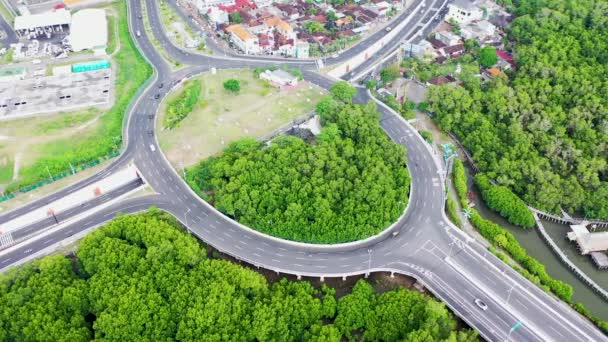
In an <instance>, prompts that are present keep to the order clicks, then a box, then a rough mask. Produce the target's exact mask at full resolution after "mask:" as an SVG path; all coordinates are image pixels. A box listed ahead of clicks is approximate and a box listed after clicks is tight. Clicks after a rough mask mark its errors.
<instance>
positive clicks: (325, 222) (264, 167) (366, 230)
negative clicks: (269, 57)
mask: <svg viewBox="0 0 608 342" xmlns="http://www.w3.org/2000/svg"><path fill="white" fill-rule="evenodd" d="M343 85H345V86H346V90H344V89H339V90H340V91H338V92H336V89H338V88H335V87H334V88H332V93H334V92H335V93H336V94H338V96H341V97H342V98H343V101H348V100H350V97H352V94H353V93H351V94H348V95H345V93H348V92H350V91H351V90H353V91H354V89H353V88H352V87H350V86H349V85H348V84H346V83H343ZM317 113H318V114H319V115H320V116H321V118H322V123H323V129H322V131H321V133H320V134H319V136H318V137H317V138H316V141H315V142H314V144H309V143H307V142H305V141H304V140H302V139H300V138H297V137H293V136H280V137H278V138H275V139H273V140H272V142H271V144H270V146H267V145H265V144H261V143H258V142H257V141H255V140H253V139H243V140H239V141H237V142H236V143H233V144H231V145H230V146H229V147H228V148H227V149H226V150H225V151H224V152H223V153H222V155H220V156H218V157H214V158H210V159H207V160H205V161H202V162H201V163H200V164H199V165H197V166H195V167H194V168H192V169H191V170H190V171H189V172H188V179H189V183H190V184H191V186H192V187H193V188H194V189H195V190H196V191H197V192H198V193H199V194H201V195H202V196H204V197H206V198H207V199H208V200H209V201H211V202H212V203H213V204H214V205H215V207H216V208H218V209H219V210H220V211H222V212H224V213H226V214H228V215H230V216H232V217H234V218H236V219H237V220H238V221H239V222H241V223H243V224H245V225H248V226H251V227H253V228H255V229H257V230H259V231H262V232H264V233H268V234H271V235H274V236H278V237H282V238H286V239H291V240H299V241H306V242H312V243H337V242H346V241H353V240H358V239H361V238H365V237H368V236H370V235H373V234H376V233H378V232H379V231H381V230H383V229H384V228H385V227H387V226H388V225H390V224H391V223H392V222H393V221H394V220H395V219H397V218H398V217H399V216H400V214H401V213H402V211H403V209H404V208H405V205H406V203H407V192H408V188H409V184H410V178H409V173H408V171H407V169H406V168H405V161H406V159H405V149H404V148H403V147H402V146H401V145H397V144H395V143H393V142H392V141H391V140H390V139H389V138H388V137H387V136H386V135H385V134H384V132H383V131H382V129H381V128H380V126H379V125H378V119H379V114H378V113H377V111H376V106H375V104H373V103H370V104H368V105H352V104H346V103H343V102H341V101H337V100H336V99H334V98H331V97H327V98H325V99H323V100H322V101H321V102H320V103H319V106H318V108H317Z"/></svg>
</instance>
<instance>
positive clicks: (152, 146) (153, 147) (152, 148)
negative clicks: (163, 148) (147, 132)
mask: <svg viewBox="0 0 608 342" xmlns="http://www.w3.org/2000/svg"><path fill="white" fill-rule="evenodd" d="M150 151H152V152H155V151H156V146H154V145H153V144H150Z"/></svg>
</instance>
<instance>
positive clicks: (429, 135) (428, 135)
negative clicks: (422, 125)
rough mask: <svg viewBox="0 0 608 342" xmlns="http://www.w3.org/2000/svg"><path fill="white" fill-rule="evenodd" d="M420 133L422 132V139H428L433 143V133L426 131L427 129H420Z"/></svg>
mask: <svg viewBox="0 0 608 342" xmlns="http://www.w3.org/2000/svg"><path fill="white" fill-rule="evenodd" d="M418 133H420V136H422V139H424V140H426V141H427V142H428V143H429V144H432V143H433V133H431V132H429V131H426V130H420V131H418Z"/></svg>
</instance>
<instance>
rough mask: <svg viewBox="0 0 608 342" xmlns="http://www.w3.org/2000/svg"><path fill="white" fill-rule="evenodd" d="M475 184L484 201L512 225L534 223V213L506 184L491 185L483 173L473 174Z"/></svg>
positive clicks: (528, 225) (531, 225)
mask: <svg viewBox="0 0 608 342" xmlns="http://www.w3.org/2000/svg"><path fill="white" fill-rule="evenodd" d="M475 184H477V186H478V187H479V190H480V191H481V196H482V197H483V200H484V202H485V203H486V204H487V205H488V207H490V208H491V209H492V210H494V211H496V212H498V213H499V214H500V216H502V217H504V218H506V219H507V221H509V222H511V223H512V224H514V225H517V226H521V227H524V228H532V227H534V226H535V225H536V221H535V220H534V215H532V211H530V209H529V208H528V206H527V205H526V203H524V201H522V200H521V199H520V198H519V197H518V196H517V195H516V194H514V193H513V192H512V191H511V190H510V189H509V188H507V187H506V186H500V185H493V184H491V183H490V180H489V179H488V177H487V176H486V175H485V174H483V173H478V174H477V175H476V176H475Z"/></svg>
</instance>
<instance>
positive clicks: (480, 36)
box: [460, 20, 496, 42]
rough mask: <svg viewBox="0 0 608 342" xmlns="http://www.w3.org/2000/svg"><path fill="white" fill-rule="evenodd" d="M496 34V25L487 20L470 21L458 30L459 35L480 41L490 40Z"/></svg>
mask: <svg viewBox="0 0 608 342" xmlns="http://www.w3.org/2000/svg"><path fill="white" fill-rule="evenodd" d="M495 34H496V26H494V24H492V23H490V22H489V21H487V20H480V21H476V22H472V23H470V24H468V25H466V26H464V27H462V28H461V30H460V35H461V36H462V38H464V39H477V40H479V41H480V42H483V41H485V40H492V39H493V36H494V35H495Z"/></svg>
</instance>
